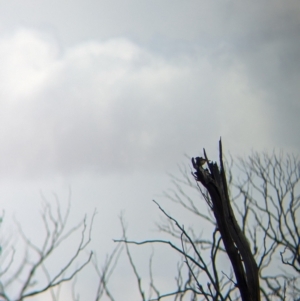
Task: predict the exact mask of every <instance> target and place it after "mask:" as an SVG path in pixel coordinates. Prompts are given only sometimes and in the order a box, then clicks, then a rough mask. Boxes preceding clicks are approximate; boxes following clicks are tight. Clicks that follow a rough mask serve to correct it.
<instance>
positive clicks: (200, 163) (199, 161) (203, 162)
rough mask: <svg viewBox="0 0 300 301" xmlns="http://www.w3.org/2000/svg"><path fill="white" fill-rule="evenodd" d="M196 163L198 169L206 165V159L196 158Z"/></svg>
mask: <svg viewBox="0 0 300 301" xmlns="http://www.w3.org/2000/svg"><path fill="white" fill-rule="evenodd" d="M196 163H197V165H198V166H199V167H202V166H203V165H204V164H205V163H206V159H204V158H202V157H197V158H196Z"/></svg>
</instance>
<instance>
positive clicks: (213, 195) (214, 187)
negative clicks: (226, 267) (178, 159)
mask: <svg viewBox="0 0 300 301" xmlns="http://www.w3.org/2000/svg"><path fill="white" fill-rule="evenodd" d="M204 156H205V159H204V158H202V157H197V158H192V164H193V167H194V169H195V172H194V177H195V179H196V181H198V182H200V183H201V184H202V185H203V186H204V187H205V188H206V189H207V191H208V193H209V195H210V200H211V203H210V205H211V209H212V211H213V213H214V216H215V219H216V223H217V227H218V231H220V234H221V238H222V241H223V244H224V247H225V250H226V252H227V254H228V257H229V259H230V261H231V265H232V268H233V270H234V274H235V277H236V285H237V287H238V289H239V291H240V294H241V297H242V300H243V301H259V300H260V287H259V275H258V268H257V264H256V262H255V259H254V256H253V255H252V252H251V248H250V246H249V243H248V241H247V239H246V237H245V235H244V233H243V231H242V230H241V228H240V227H239V225H238V223H237V221H236V218H235V216H234V213H233V210H232V207H231V204H230V198H229V193H228V186H227V180H226V174H225V169H224V163H223V154H222V142H221V140H220V142H219V156H220V169H219V167H218V164H217V163H214V162H210V161H209V160H208V158H207V155H206V152H205V150H204ZM205 163H207V166H208V168H206V169H204V168H203V166H204V164H205Z"/></svg>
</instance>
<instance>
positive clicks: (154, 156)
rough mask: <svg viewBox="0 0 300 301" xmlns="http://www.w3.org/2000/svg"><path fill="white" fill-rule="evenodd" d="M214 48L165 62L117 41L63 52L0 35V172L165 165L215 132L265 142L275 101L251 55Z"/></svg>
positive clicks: (247, 143)
mask: <svg viewBox="0 0 300 301" xmlns="http://www.w3.org/2000/svg"><path fill="white" fill-rule="evenodd" d="M219 47H221V48H222V50H221V48H220V49H219V52H215V53H214V54H212V53H211V52H210V51H209V50H208V49H206V48H199V49H198V50H197V51H195V52H194V53H193V55H186V54H178V55H176V56H170V57H169V58H167V57H165V56H164V55H159V54H158V53H157V52H151V51H150V50H149V49H146V48H144V47H141V46H139V45H138V44H136V43H134V42H132V41H131V40H129V39H126V38H112V39H108V40H105V41H95V40H94V41H88V42H85V43H81V44H78V45H76V46H73V47H69V48H68V49H65V50H64V51H63V52H62V51H61V50H60V48H59V44H58V43H57V42H55V41H54V40H53V39H50V38H49V37H48V36H47V35H45V34H43V32H39V31H33V30H30V29H20V30H17V31H16V32H15V33H14V35H9V36H5V37H2V38H1V39H0V52H1V58H0V61H1V65H2V66H3V68H2V69H1V71H0V78H1V83H2V85H1V94H2V97H1V98H2V101H1V104H0V105H1V121H0V126H1V132H0V142H1V146H0V170H1V173H2V174H3V175H5V176H8V175H12V176H16V175H23V176H24V175H26V176H34V177H36V176H39V177H40V176H42V175H44V176H45V175H50V174H54V173H58V174H72V173H81V172H95V173H110V172H133V171H136V170H139V171H142V170H148V171H151V170H152V171H166V170H168V169H169V168H170V166H173V165H174V164H176V163H177V162H178V161H181V160H182V158H183V154H184V153H188V154H191V155H196V154H197V153H195V152H198V151H200V150H201V148H202V147H203V146H206V147H213V148H214V149H215V146H216V142H217V140H218V139H219V136H220V135H222V136H223V139H225V141H226V139H227V145H231V146H233V147H234V148H235V149H236V150H241V151H243V150H244V149H246V148H247V147H248V148H251V147H253V146H256V147H258V148H265V147H268V146H269V145H270V144H271V143H272V142H271V139H272V137H271V134H270V132H271V131H272V130H271V129H272V125H273V122H274V120H273V115H275V114H276V112H275V111H276V106H274V108H271V107H270V104H269V103H268V99H269V97H270V96H271V95H273V92H272V89H270V88H268V87H267V86H266V85H263V86H262V87H261V88H258V87H259V86H258V81H257V79H256V78H255V76H254V75H255V72H254V71H253V70H251V65H252V63H253V61H252V59H253V58H255V57H257V56H258V55H259V53H258V52H257V51H252V52H251V53H250V54H249V55H248V57H247V59H245V55H244V54H243V53H242V52H238V50H237V49H235V48H233V47H232V46H230V45H226V44H223V45H219ZM277 48H279V49H280V47H277ZM277 48H275V49H274V52H275V54H274V56H273V58H272V59H273V60H275V61H277V60H278V58H277V52H276V51H277V50H278V49H277ZM254 61H255V59H254ZM255 88H256V89H255ZM275 91H276V88H275ZM272 109H273V112H272ZM266 112H268V114H266ZM272 114H273V115H272Z"/></svg>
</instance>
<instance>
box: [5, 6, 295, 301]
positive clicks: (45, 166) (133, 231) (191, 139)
mask: <svg viewBox="0 0 300 301" xmlns="http://www.w3.org/2000/svg"><path fill="white" fill-rule="evenodd" d="M0 66H1V68H0V204H1V208H3V210H5V212H6V223H7V224H8V225H9V224H11V225H13V222H12V218H11V217H12V216H15V218H16V219H17V220H19V221H20V223H23V224H24V227H28V229H29V230H28V231H29V232H28V233H29V235H33V236H35V233H38V232H35V231H38V230H37V229H36V223H37V220H38V215H39V214H40V209H41V205H40V204H41V199H42V197H41V194H42V195H44V196H45V198H47V199H48V200H49V201H50V202H52V201H53V193H55V194H57V196H58V198H59V200H60V201H61V206H62V207H63V208H65V206H66V200H67V199H68V195H69V189H71V191H72V196H71V199H72V218H73V219H74V220H76V219H77V220H78V218H79V219H80V218H81V217H82V215H83V214H84V213H87V214H88V215H89V216H91V214H92V213H93V211H94V209H95V208H97V212H98V214H97V216H96V220H95V224H94V225H95V226H94V232H93V233H94V234H93V235H94V237H97V239H95V241H96V242H95V245H94V247H95V250H96V252H98V254H99V256H98V259H99V261H101V256H103V258H104V254H106V253H109V252H110V250H111V249H112V247H113V243H112V239H113V238H117V237H119V236H120V234H121V229H120V223H119V219H118V216H119V215H120V213H121V212H124V216H125V219H126V221H127V224H128V231H129V235H130V237H132V238H138V239H143V238H147V237H149V235H153V229H154V228H155V222H157V221H158V220H159V215H160V214H159V212H158V209H157V207H156V206H155V205H154V204H153V202H152V199H156V200H159V201H161V202H162V203H163V204H165V206H166V207H167V208H168V210H170V212H172V206H171V205H170V203H168V201H166V200H165V199H164V198H163V197H162V194H163V191H164V190H167V189H169V188H170V187H171V185H172V183H171V181H170V176H169V174H172V175H178V174H180V173H179V171H178V164H179V165H180V164H183V165H184V166H187V168H189V166H190V162H189V160H188V159H187V157H192V156H198V155H201V154H202V150H203V148H205V149H206V150H207V151H208V155H209V157H210V158H211V159H212V160H217V150H218V149H217V147H218V141H219V138H220V137H222V141H223V148H224V150H225V153H231V154H233V156H247V155H248V154H250V153H251V151H259V152H261V151H270V152H271V151H273V150H274V149H276V150H283V151H286V152H292V153H294V154H299V148H300V139H299V134H298V129H299V128H300V119H299V113H300V101H299V94H300V85H299V82H300V73H299V71H300V4H299V2H298V1H296V0H295V1H291V0H286V1H276V0H275V1H271V0H263V1H256V0H255V1H251V2H240V1H239V2H238V1H229V0H228V1H208V0H207V1H206V0H204V1H203V0H198V1H196V0H195V1H193V0H187V1H184V2H183V1H178V0H175V1H174V0H172V1H169V0H160V1H157V0H153V1H149V0H148V1H146V0H126V1H124V0H121V1H120V0H112V1H106V0H102V1H94V0H93V1H92V0H85V1H83V0H76V1H67V0H60V1H57V0H53V1H36V0H35V1H33V0H27V1H26V2H24V1H20V0H12V1H1V2H0ZM174 210H175V209H174ZM95 228H96V229H95ZM137 256H138V255H137ZM87 277H88V276H87ZM82 294H83V295H84V293H82ZM128 296H130V292H128ZM131 297H132V296H130V297H128V298H131ZM131 300H132V299H131Z"/></svg>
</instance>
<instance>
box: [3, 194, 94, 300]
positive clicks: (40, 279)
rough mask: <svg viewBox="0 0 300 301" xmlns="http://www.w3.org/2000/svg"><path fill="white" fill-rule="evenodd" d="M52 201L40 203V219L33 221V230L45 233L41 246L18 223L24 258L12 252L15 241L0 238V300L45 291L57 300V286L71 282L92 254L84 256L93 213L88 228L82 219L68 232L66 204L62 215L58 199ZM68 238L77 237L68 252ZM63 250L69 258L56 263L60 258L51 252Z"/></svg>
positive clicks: (21, 297)
mask: <svg viewBox="0 0 300 301" xmlns="http://www.w3.org/2000/svg"><path fill="white" fill-rule="evenodd" d="M55 199H56V204H54V205H53V203H51V202H49V201H47V200H45V199H44V201H43V209H42V213H41V217H42V219H41V221H37V227H41V228H44V231H45V235H44V236H43V241H42V243H41V244H36V243H33V242H32V239H30V238H29V236H28V235H27V234H26V233H25V232H24V230H23V228H24V227H22V225H20V224H19V223H18V222H16V225H17V228H18V233H19V235H20V237H21V239H22V241H23V246H25V248H24V249H25V252H24V255H20V254H19V253H20V252H19V251H20V248H18V249H16V247H15V245H16V241H13V240H12V239H14V238H11V237H9V238H6V239H4V238H3V237H2V239H1V250H2V252H1V255H0V261H1V263H0V264H1V265H0V279H1V280H0V281H1V282H0V300H5V301H12V300H14V301H21V300H25V299H27V298H29V297H33V296H37V295H41V294H42V293H44V292H49V293H50V294H51V296H52V300H58V299H59V291H60V290H59V288H60V287H61V285H62V284H63V283H65V282H67V281H70V280H71V279H73V278H74V277H75V276H76V275H77V274H78V273H79V272H80V271H81V270H82V269H83V268H84V267H85V266H86V265H87V264H88V263H89V262H90V261H91V259H92V255H93V252H91V251H90V252H88V253H87V251H86V249H87V246H88V244H89V243H90V241H91V229H92V224H93V219H94V216H95V213H94V215H93V216H92V218H91V221H90V223H89V225H88V223H87V218H86V217H84V218H83V220H82V221H80V222H79V223H78V224H77V225H75V226H73V227H71V228H69V229H68V228H67V221H68V217H69V213H70V202H69V204H68V208H67V210H66V212H65V213H64V214H63V212H62V211H61V207H60V205H59V202H58V199H57V198H55ZM78 234H79V235H78ZM72 236H75V237H76V238H77V243H76V244H77V247H75V249H73V250H72V249H68V242H69V241H70V239H73V238H72ZM76 238H74V239H76ZM17 246H18V247H20V246H21V244H20V243H17ZM63 248H65V249H67V250H68V251H69V252H68V254H69V255H68V256H69V257H66V258H65V259H64V260H58V258H59V257H60V256H59V255H58V257H56V256H57V255H56V254H55V253H56V252H58V254H59V253H61V252H62V249H63ZM20 256H21V260H19V259H20ZM55 258H57V259H56V260H55ZM53 260H55V262H56V264H55V266H56V269H54V268H51V272H50V270H49V264H51V262H52V265H53ZM59 265H60V266H59Z"/></svg>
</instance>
